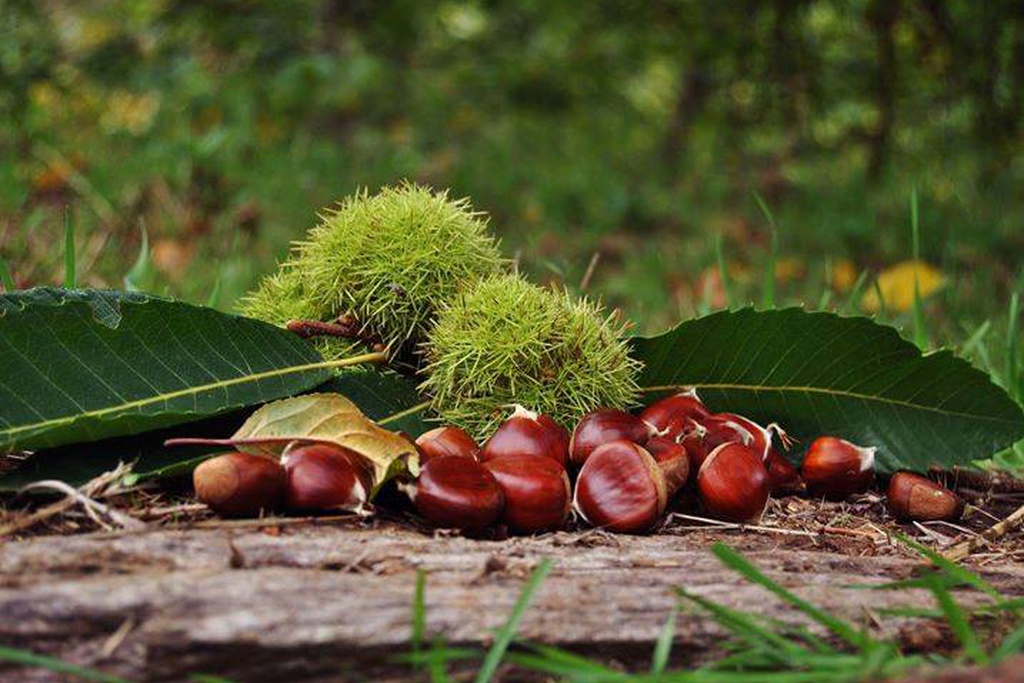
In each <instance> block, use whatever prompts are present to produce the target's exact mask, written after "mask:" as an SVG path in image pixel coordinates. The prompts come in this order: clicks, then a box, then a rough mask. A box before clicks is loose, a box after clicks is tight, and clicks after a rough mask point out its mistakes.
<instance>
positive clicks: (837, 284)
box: [832, 258, 857, 294]
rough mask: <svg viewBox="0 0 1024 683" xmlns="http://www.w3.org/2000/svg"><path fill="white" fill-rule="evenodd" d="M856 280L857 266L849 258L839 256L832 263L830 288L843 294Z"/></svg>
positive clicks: (851, 287)
mask: <svg viewBox="0 0 1024 683" xmlns="http://www.w3.org/2000/svg"><path fill="white" fill-rule="evenodd" d="M855 282H857V266H855V265H854V263H853V261H851V260H850V259H845V258H841V259H839V260H838V261H836V262H835V263H833V264H832V289H834V290H836V291H837V292H839V293H840V294H845V293H846V292H849V291H850V290H851V289H853V285H854V283H855Z"/></svg>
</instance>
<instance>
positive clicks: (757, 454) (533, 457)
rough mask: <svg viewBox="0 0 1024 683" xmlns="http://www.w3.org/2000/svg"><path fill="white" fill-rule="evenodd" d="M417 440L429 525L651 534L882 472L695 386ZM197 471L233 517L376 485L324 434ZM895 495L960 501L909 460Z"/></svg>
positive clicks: (351, 494)
mask: <svg viewBox="0 0 1024 683" xmlns="http://www.w3.org/2000/svg"><path fill="white" fill-rule="evenodd" d="M415 444H416V448H417V450H418V451H419V455H420V473H419V476H418V478H417V479H416V480H415V482H412V483H408V484H404V485H402V486H400V488H401V489H402V490H403V491H405V493H407V494H408V496H409V498H411V499H412V501H413V503H414V504H415V507H416V510H417V511H418V512H419V514H420V516H422V517H423V518H424V519H425V520H426V521H427V522H429V523H430V524H431V525H432V526H434V527H437V528H450V529H459V530H461V531H463V532H465V533H467V534H479V533H481V532H483V531H484V530H486V529H488V528H490V527H494V526H498V525H500V526H503V527H504V528H506V529H507V530H508V531H509V532H510V533H514V534H535V533H540V532H544V531H554V530H557V529H561V528H563V527H564V526H565V525H566V524H567V523H568V522H569V519H570V518H571V517H572V516H573V513H575V515H576V516H577V517H578V518H579V519H581V520H582V521H584V522H586V523H587V524H589V525H591V526H593V527H596V528H600V529H604V530H607V531H612V532H617V533H632V534H638V533H645V532H649V531H651V530H652V529H654V528H655V527H656V526H657V525H658V524H659V523H660V522H661V520H663V519H664V516H665V513H666V510H667V509H668V508H669V506H670V505H671V504H672V503H673V501H674V500H676V499H678V498H680V497H684V496H686V497H690V498H695V499H696V500H697V501H698V502H699V504H700V506H701V507H702V508H703V510H704V512H705V513H706V514H707V515H709V516H711V517H714V518H717V519H721V520H726V521H730V522H739V523H753V522H757V521H758V520H759V519H760V518H761V515H762V514H763V512H764V510H765V507H766V506H767V504H768V500H769V498H770V496H771V495H773V494H775V495H778V494H783V493H799V492H804V491H805V492H806V493H807V494H808V495H809V496H812V497H815V498H826V499H829V500H844V499H846V498H847V497H849V496H851V495H853V494H856V493H860V492H863V491H865V490H867V488H868V487H869V486H870V485H871V483H872V481H873V479H874V457H875V449H874V448H864V447H860V446H857V445H854V444H852V443H850V442H848V441H845V440H843V439H840V438H837V437H832V436H822V437H820V438H818V439H816V440H815V441H814V442H813V443H812V444H811V445H810V448H809V449H808V451H807V453H806V455H805V457H804V461H803V464H802V466H801V467H800V469H799V470H797V468H795V467H794V466H793V465H792V464H791V463H790V462H789V461H788V460H787V459H786V456H785V455H784V454H783V451H784V450H786V449H788V448H789V446H790V444H791V441H790V439H788V437H787V436H786V434H785V432H784V431H783V430H782V429H781V428H779V427H778V426H777V425H774V424H772V425H769V426H767V427H763V426H761V425H759V424H757V423H756V422H754V421H752V420H750V419H748V418H746V417H743V416H741V415H736V414H733V413H713V412H711V411H710V410H709V409H708V408H707V407H706V406H705V405H704V403H703V402H702V401H701V400H700V399H699V398H698V396H697V394H696V393H695V392H693V391H686V392H680V393H677V394H674V395H671V396H667V397H665V398H662V399H660V400H658V401H656V402H654V403H652V404H651V405H650V406H648V407H647V408H646V409H644V410H643V412H641V413H640V414H638V415H636V414H632V413H629V412H625V411H622V410H616V409H601V410H596V411H594V412H592V413H589V414H587V415H585V416H584V417H583V418H582V419H581V420H580V422H579V423H578V424H577V425H576V427H575V429H574V431H573V432H572V433H571V434H570V433H569V431H568V430H566V429H565V428H564V427H562V426H561V425H559V424H557V423H556V422H555V421H554V420H552V419H550V418H549V417H547V416H545V415H542V414H538V413H535V412H532V411H530V410H527V409H525V408H523V407H521V406H516V407H515V410H514V412H513V413H512V414H511V416H510V417H509V418H508V419H506V420H505V421H504V422H503V423H502V424H501V425H500V426H499V427H498V428H497V430H496V431H495V432H494V433H493V434H492V435H491V437H490V438H489V439H488V440H487V441H486V442H485V443H484V444H483V445H482V446H480V445H478V444H477V443H476V441H474V439H473V438H472V437H471V436H470V435H469V434H467V433H466V432H465V431H463V430H462V429H459V428H458V427H454V426H443V427H438V428H436V429H433V430H431V431H429V432H426V433H425V434H423V435H422V436H420V437H419V438H418V439H416V441H415ZM193 479H194V484H195V490H196V494H197V496H198V497H199V499H200V500H201V501H203V502H204V503H206V504H207V505H208V506H209V507H210V508H211V509H212V510H213V511H214V512H216V513H218V514H220V515H222V516H229V517H249V516H254V515H257V514H259V513H260V512H261V511H273V510H278V509H284V510H287V511H289V512H295V513H322V512H330V511H356V512H359V511H361V510H362V509H363V507H364V506H365V505H366V503H367V502H368V498H369V493H370V490H371V473H370V472H369V471H368V470H367V466H366V463H365V461H364V460H363V459H362V458H361V457H360V456H359V455H358V454H357V453H355V452H353V451H349V450H348V449H345V448H342V447H340V446H336V445H329V444H320V443H314V444H305V445H303V444H298V445H296V446H295V447H292V448H289V449H287V450H286V451H285V453H284V454H283V455H282V457H281V459H280V460H277V459H272V458H269V457H265V456H260V455H251V454H247V453H241V452H236V453H228V454H225V455H220V456H217V457H214V458H212V459H210V460H207V461H205V462H203V463H202V464H200V465H199V467H197V468H196V470H195V472H194V475H193ZM887 502H888V507H889V510H890V512H891V513H892V515H893V516H894V517H895V518H896V519H899V520H916V521H928V520H953V519H956V518H958V517H959V516H960V515H961V514H962V513H963V507H964V506H963V502H962V501H961V500H960V498H959V497H958V496H956V494H954V493H953V492H952V491H949V490H948V489H946V488H944V487H943V486H941V485H940V484H937V483H936V482H933V481H931V480H930V479H926V478H925V477H922V476H919V475H916V474H912V473H910V472H898V473H896V474H894V475H893V476H892V478H891V479H890V481H889V489H888V496H887Z"/></svg>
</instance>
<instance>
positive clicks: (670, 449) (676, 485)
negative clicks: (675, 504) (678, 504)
mask: <svg viewBox="0 0 1024 683" xmlns="http://www.w3.org/2000/svg"><path fill="white" fill-rule="evenodd" d="M643 446H644V448H645V449H646V450H647V452H648V453H650V454H651V457H652V458H654V461H655V462H657V463H658V465H659V466H660V467H661V472H662V474H663V475H665V484H666V485H667V486H668V491H669V494H668V497H669V498H672V496H673V494H674V493H675V492H676V491H679V490H681V489H682V488H683V486H685V485H686V480H687V478H688V477H689V476H690V469H691V465H690V453H689V451H687V450H686V446H685V445H684V444H681V443H678V442H676V441H675V440H673V439H670V438H668V437H665V436H652V437H651V438H650V439H648V440H647V442H646V443H645V444H644V445H643Z"/></svg>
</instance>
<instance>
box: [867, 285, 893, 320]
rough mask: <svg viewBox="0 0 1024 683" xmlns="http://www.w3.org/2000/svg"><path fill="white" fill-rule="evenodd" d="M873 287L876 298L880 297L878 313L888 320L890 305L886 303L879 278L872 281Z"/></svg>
mask: <svg viewBox="0 0 1024 683" xmlns="http://www.w3.org/2000/svg"><path fill="white" fill-rule="evenodd" d="M871 286H872V287H873V288H874V290H875V296H877V297H878V312H879V314H880V315H881V316H882V318H883V319H884V318H888V317H889V307H888V305H887V304H886V302H885V295H884V294H883V293H882V285H880V284H879V283H878V278H877V277H876V278H875V279H874V280H872V281H871Z"/></svg>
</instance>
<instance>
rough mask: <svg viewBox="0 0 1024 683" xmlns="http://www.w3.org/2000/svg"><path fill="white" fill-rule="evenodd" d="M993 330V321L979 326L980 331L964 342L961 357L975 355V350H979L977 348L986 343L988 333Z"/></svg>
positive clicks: (987, 321) (976, 331) (977, 330)
mask: <svg viewBox="0 0 1024 683" xmlns="http://www.w3.org/2000/svg"><path fill="white" fill-rule="evenodd" d="M991 328H992V321H991V320H986V321H985V322H983V323H982V324H980V325H978V329H976V330H975V331H974V332H973V333H972V334H971V336H970V337H968V338H967V341H966V342H964V345H963V346H962V347H961V349H960V355H961V356H970V355H971V354H973V353H974V352H975V350H977V348H978V346H979V345H980V344H981V342H983V341H985V335H987V334H988V331H989V330H990V329H991Z"/></svg>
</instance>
